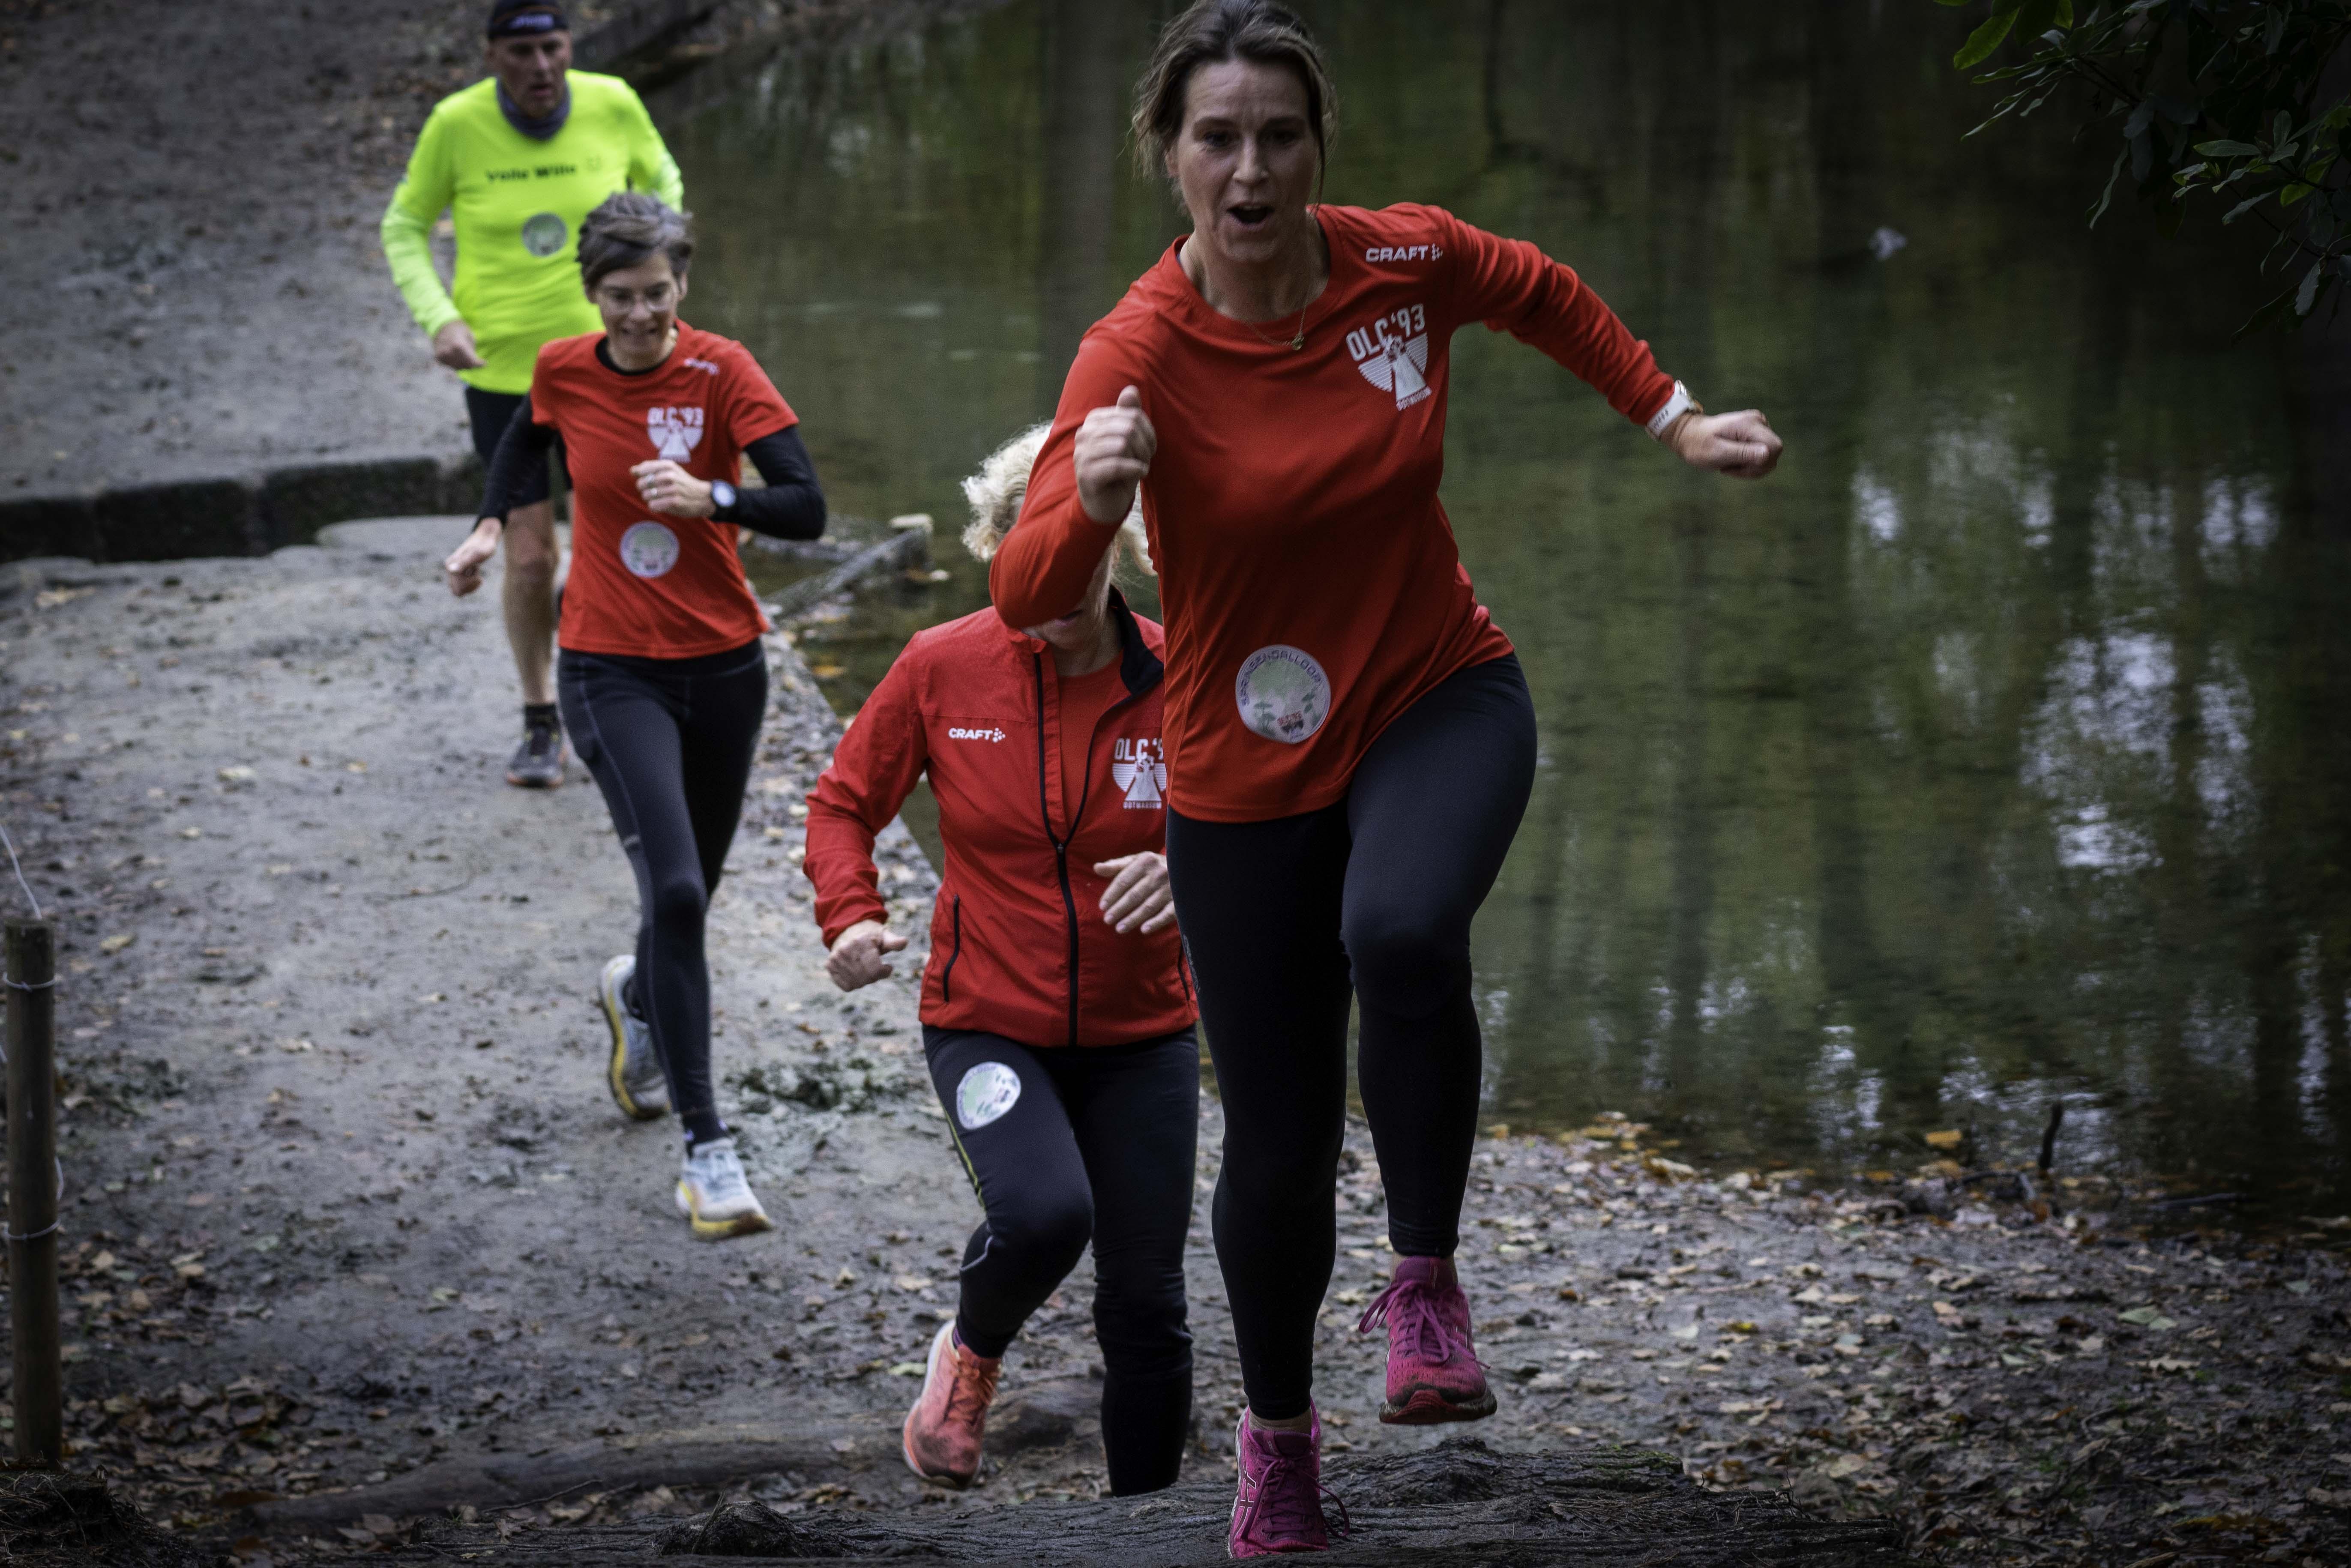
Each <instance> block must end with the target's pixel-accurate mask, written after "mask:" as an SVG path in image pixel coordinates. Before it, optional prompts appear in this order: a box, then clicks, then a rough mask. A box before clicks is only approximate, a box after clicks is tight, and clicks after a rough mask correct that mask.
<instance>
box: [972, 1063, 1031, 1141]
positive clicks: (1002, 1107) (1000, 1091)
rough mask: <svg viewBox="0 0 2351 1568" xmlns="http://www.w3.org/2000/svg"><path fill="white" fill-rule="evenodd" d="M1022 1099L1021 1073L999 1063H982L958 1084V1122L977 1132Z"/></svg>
mask: <svg viewBox="0 0 2351 1568" xmlns="http://www.w3.org/2000/svg"><path fill="white" fill-rule="evenodd" d="M1019 1098H1020V1074H1019V1073H1018V1072H1015V1071H1012V1069H1010V1068H1009V1067H1007V1066H1005V1065H1004V1063H1002V1062H1000V1061H983V1062H981V1063H980V1064H979V1065H978V1066H977V1067H975V1068H973V1069H972V1070H971V1071H969V1072H967V1073H965V1074H964V1075H963V1082H960V1083H958V1084H956V1121H958V1122H960V1123H962V1124H963V1130H964V1131H965V1132H967V1133H976V1132H977V1131H979V1129H981V1128H982V1127H985V1126H987V1124H989V1123H990V1122H993V1121H995V1120H996V1119H997V1118H998V1117H999V1116H1001V1115H1003V1114H1004V1113H1006V1112H1007V1111H1009V1110H1011V1109H1012V1107H1013V1105H1014V1103H1016V1102H1018V1101H1019Z"/></svg>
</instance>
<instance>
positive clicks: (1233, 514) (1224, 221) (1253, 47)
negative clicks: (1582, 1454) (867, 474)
mask: <svg viewBox="0 0 2351 1568" xmlns="http://www.w3.org/2000/svg"><path fill="white" fill-rule="evenodd" d="M1136 101H1137V106H1138V107H1137V109H1136V111H1135V117H1134V129H1135V132H1136V135H1137V139H1138V141H1139V142H1140V143H1141V146H1142V148H1143V151H1144V155H1145V159H1146V162H1152V163H1156V164H1158V165H1159V166H1161V167H1163V168H1164V170H1165V172H1166V173H1167V174H1168V176H1169V177H1170V178H1171V179H1172V180H1173V181H1174V182H1175V185H1176V187H1177V189H1178V190H1179V192H1180V193H1181V196H1182V200H1183V202H1184V204H1185V207H1186V210H1187V211H1188V213H1189V214H1190V217H1191V222H1192V230H1191V232H1190V233H1189V234H1188V235H1186V236H1185V237H1184V238H1182V239H1180V240H1178V241H1177V242H1176V243H1175V245H1174V246H1171V247H1170V248H1169V249H1168V251H1167V253H1166V255H1165V256H1164V257H1163V258H1162V259H1161V261H1160V262H1159V264H1158V265H1157V266H1156V267H1153V268H1152V269H1151V271H1150V272H1148V273H1146V274H1144V277H1142V278H1140V279H1139V280H1137V281H1136V283H1135V284H1134V287H1132V288H1131V289H1130V290H1129V291H1128V293H1127V296H1126V298H1125V299H1124V300H1123V302H1122V303H1121V304H1120V305H1119V306H1118V308H1116V309H1114V310H1113V311H1112V312H1111V314H1110V315H1109V316H1107V317H1105V318H1103V319H1102V321H1100V322H1099V323H1097V324H1096V325H1095V326H1094V328H1093V329H1092V331H1090V332H1089V333H1088V334H1087V336H1086V339H1085V340H1084V342H1083V344H1082V345H1081V347H1080V349H1079V350H1078V355H1077V359H1076V361H1075V363H1074V364H1073V365H1072V366H1071V371H1070V375H1069V379H1068V382H1067V383H1066V385H1065V387H1064V389H1063V392H1062V394H1061V407H1060V410H1059V412H1058V413H1056V415H1055V417H1054V421H1053V432H1052V435H1051V437H1050V440H1049V441H1048V442H1047V444H1046V445H1045V448H1044V450H1043V452H1042V453H1041V454H1040V456H1039V458H1038V461H1037V467H1036V471H1035V474H1034V475H1033V476H1032V477H1031V479H1030V482H1029V485H1030V487H1029V502H1028V507H1027V510H1026V512H1025V513H1024V514H1023V517H1022V519H1021V524H1020V527H1019V528H1018V529H1016V530H1015V531H1014V532H1013V533H1012V535H1011V536H1010V538H1008V540H1007V542H1006V544H1005V548H1004V549H1003V550H1002V551H1001V553H999V554H998V557H997V559H996V562H995V565H994V568H993V570H992V573H991V576H990V586H991V589H992V591H993V595H994V598H995V601H996V604H997V608H998V611H999V612H1001V613H1002V614H1003V616H1004V618H1005V620H1006V621H1008V622H1011V623H1013V624H1016V625H1019V624H1023V623H1034V622H1038V621H1040V620H1042V619H1044V618H1045V617H1047V616H1050V615H1052V614H1054V613H1056V612H1060V611H1061V610H1062V609H1065V608H1066V607H1067V606H1068V605H1070V604H1071V603H1073V602H1075V601H1077V598H1078V596H1079V593H1080V591H1081V587H1082V585H1083V583H1084V581H1085V580H1086V574H1087V572H1088V571H1090V570H1092V565H1093V562H1094V561H1095V560H1096V559H1098V558H1099V557H1100V555H1101V552H1102V531H1103V529H1104V528H1106V527H1109V526H1113V525H1115V524H1116V523H1117V522H1118V520H1119V519H1120V518H1121V517H1123V516H1124V515H1125V513H1126V510H1127V507H1128V506H1129V504H1130V502H1131V501H1132V499H1133V498H1134V496H1135V494H1136V491H1137V487H1138V486H1140V489H1141V494H1142V501H1143V508H1144V517H1145V519H1146V521H1147V522H1148V524H1149V527H1150V535H1151V550H1152V555H1153V557H1154V559H1155V561H1156V562H1157V564H1158V568H1159V577H1160V598H1161V602H1162V603H1163V604H1164V605H1165V609H1166V616H1167V644H1168V649H1169V654H1168V660H1167V687H1168V691H1167V737H1166V738H1167V767H1168V775H1169V781H1168V808H1169V809H1168V823H1167V853H1168V862H1169V870H1170V873H1171V875H1172V877H1173V880H1174V884H1175V904H1176V908H1177V910H1178V912H1179V913H1180V915H1181V916H1182V919H1183V925H1184V931H1185V936H1186V941H1187V943H1188V945H1189V947H1190V951H1191V954H1192V958H1193V962H1194V964H1195V965H1196V968H1197V973H1198V976H1199V979H1200V987H1201V1013H1202V1019H1203V1021H1204V1023H1205V1025H1206V1027H1207V1036H1208V1046H1209V1049H1210V1051H1213V1052H1214V1053H1215V1059H1216V1068H1217V1086H1218V1092H1219V1095H1220V1097H1221V1099H1222V1102H1223V1105H1224V1111H1225V1129H1226V1130H1225V1151H1224V1166H1223V1171H1222V1175H1221V1176H1220V1178H1219V1181H1218V1184H1217V1197H1216V1206H1215V1217H1216V1237H1217V1257H1218V1259H1219V1260H1220V1262H1221V1263H1222V1265H1223V1268H1224V1275H1225V1285H1226V1290H1227V1292H1228V1295H1229V1297H1230V1299H1231V1301H1232V1309H1233V1323H1234V1332H1235V1337H1236V1339H1237V1341H1238V1346H1239V1351H1240V1359H1241V1376H1242V1381H1243V1384H1244V1385H1245V1387H1246V1390H1247V1393H1248V1396H1249V1406H1248V1409H1247V1411H1246V1412H1245V1414H1244V1416H1243V1419H1242V1421H1241V1424H1240V1429H1239V1432H1238V1435H1237V1447H1238V1449H1239V1458H1240V1494H1239V1499H1238V1501H1237V1503H1236V1505H1235V1508H1234V1513H1233V1519H1232V1524H1231V1532H1230V1537H1229V1545H1230V1549H1231V1551H1232V1552H1233V1553H1234V1554H1235V1555H1236V1556H1256V1555H1259V1554H1260V1553H1263V1552H1275V1551H1306V1550H1314V1549H1317V1548H1320V1547H1322V1546H1323V1545H1324V1544H1325V1543H1326V1539H1327V1538H1326V1533H1325V1526H1324V1522H1323V1519H1322V1511H1321V1506H1320V1504H1319V1502H1318V1500H1317V1498H1318V1490H1317V1481H1316V1477H1317V1474H1318V1473H1319V1460H1318V1458H1317V1452H1318V1438H1317V1437H1316V1426H1315V1421H1314V1416H1313V1406H1312V1400H1311V1387H1312V1375H1313V1340H1314V1324H1315V1318H1316V1315H1317V1313H1318V1312H1319V1311H1320V1309H1321V1305H1322V1296H1323V1292H1324V1291H1325V1290H1326V1289H1327V1288H1328V1286H1329V1283H1330V1276H1331V1266H1332V1253H1333V1245H1334V1235H1333V1229H1334V1228H1333V1225H1332V1199H1333V1185H1334V1176H1335V1166H1336V1160H1337V1156H1338V1153H1339V1148H1340V1140H1341V1134H1342V1131H1343V1110H1344V1104H1345V1093H1346V1085H1347V1062H1346V1043H1347V1014H1348V1002H1349V999H1350V991H1351V989H1352V992H1353V1000H1354V1002H1355V1003H1356V1005H1357V1008H1358V1009H1359V1012H1360V1019H1361V1028H1360V1051H1359V1076H1360V1082H1361V1086H1362V1092H1363V1098H1364V1110H1365V1112H1366V1113H1367V1114H1368V1116H1369V1118H1370V1121H1371V1126H1372V1135H1373V1142H1374V1145H1375V1147H1376V1150H1377V1153H1378V1155H1379V1161H1380V1169H1381V1174H1382V1177H1383V1180H1384V1186H1385V1188H1386V1194H1387V1201H1388V1234H1389V1241H1390V1244H1391V1245H1392V1246H1393V1247H1394V1248H1395V1251H1396V1253H1397V1254H1398V1257H1397V1261H1396V1264H1395V1270H1394V1274H1393V1278H1392V1282H1391V1284H1390V1286H1389V1287H1388V1289H1387V1290H1386V1291H1384V1292H1382V1294H1381V1296H1380V1298H1379V1299H1378V1300H1377V1301H1374V1303H1373V1304H1372V1307H1371V1310H1370V1311H1368V1312H1365V1314H1364V1327H1366V1328H1369V1327H1371V1326H1373V1325H1374V1324H1376V1323H1377V1322H1380V1321H1381V1320H1382V1319H1383V1317H1384V1320H1385V1322H1386V1323H1387V1327H1388V1331H1389V1346H1388V1380H1387V1406H1386V1408H1385V1409H1384V1410H1383V1412H1382V1419H1384V1420H1387V1421H1393V1422H1404V1423H1421V1422H1432V1421H1449V1420H1468V1419H1475V1418H1477V1417H1479V1416H1484V1415H1487V1414H1489V1413H1490V1412H1491V1411H1492V1410H1493V1408H1494V1399H1493V1395H1492V1393H1491V1391H1490V1390H1489V1387H1488V1386H1487V1383H1486V1379H1485V1376H1484V1375H1483V1373H1482V1371H1481V1370H1480V1369H1479V1363H1478V1360H1477V1357H1476V1355H1475V1354H1474V1351H1473V1349H1472V1347H1471V1342H1470V1333H1469V1311H1468V1301H1467V1300H1466V1298H1465V1297H1464V1296H1463V1294H1462V1291H1461V1288H1460V1285H1459V1282H1458V1280H1457V1279H1456V1277H1455V1274H1454V1270H1453V1265H1452V1261H1451V1257H1452V1254H1453V1252H1454V1250H1455V1248H1456V1246H1457V1244H1458V1224H1459V1219H1460V1209H1461V1197H1462V1193H1463V1190H1464V1187H1465V1186H1466V1185H1467V1181H1468V1164H1469V1154H1470V1147H1471V1144H1472V1141H1473V1139H1474V1137H1475V1134H1476V1121H1477V1112H1478V1101H1479V1066H1480V1064H1479V1051H1480V1042H1479V1028H1478V1017H1477V1011H1476V1009H1475V1007H1474V1006H1473V1004H1472V998H1471V995H1470V968H1469V922H1470V917H1471V915H1473V914H1475V913H1476V911H1477V908H1478V905H1479V903H1480V902H1482V901H1483V899H1484V898H1485V896H1486V894H1487V892H1488V891H1489V889H1490V888H1491V886H1492V885H1493V881H1494V878H1495V876H1496V874H1497V873H1498V872H1499V869H1500V867H1501V863H1502V858H1503V855H1504V853H1505V852H1506V851H1507V850H1508V849H1509V847H1510V838H1511V836H1512V834H1513V833H1515V832H1516V831H1517V828H1518V822H1519V819H1520V815H1521V813H1522V812H1523V811H1524V810H1525V807H1526V801H1527V796H1528V792H1529V790H1530V789H1531V783H1532V779H1533V771H1534V756H1535V733H1534V711H1533V706H1532V704H1531V701H1530V700H1529V698H1528V695H1527V689H1526V682H1525V678H1524V676H1523V675H1522V674H1521V673H1520V668H1519V664H1518V661H1517V659H1516V658H1515V657H1514V656H1513V655H1512V653H1511V651H1510V642H1509V640H1508V639H1507V638H1505V637H1504V636H1503V635H1502V633H1501V632H1499V630H1498V629H1496V627H1495V626H1494V624H1493V623H1492V622H1491V621H1490V620H1489V618H1488V616H1487V613H1486V611H1485V609H1484V608H1483V607H1482V606H1481V605H1479V602H1478V601H1477V597H1476V595H1475V593H1474V592H1473V591H1471V588H1470V585H1469V579H1468V574H1467V573H1466V572H1464V571H1463V570H1462V569H1461V564H1460V559H1459V556H1458V551H1457V550H1456V548H1455V544H1454V539H1453V534H1452V529H1451V528H1450V526H1449V525H1448V523H1447V520H1446V517H1445V511H1444V508H1443V507H1442V506H1440V505H1439V504H1438V501H1437V482H1438V479H1439V477H1440V476H1441V475H1442V473H1443V470H1444V459H1445V448H1444V434H1445V406H1446V396H1447V369H1448V358H1449V356H1448V353H1447V346H1448V344H1449V341H1450V340H1451V338H1452V335H1453V333H1454V331H1455V329H1457V328H1459V327H1462V326H1465V325H1467V324H1468V323H1469V322H1472V321H1483V322H1485V323H1486V324H1487V325H1488V326H1489V327H1492V328H1494V329H1499V330H1508V331H1510V333H1512V334H1513V335H1514V336H1516V337H1518V338H1520V340H1524V341H1527V342H1530V343H1532V344H1533V345H1535V346H1536V347H1537V348H1539V349H1541V350H1543V351H1544V352H1545V353H1547V354H1549V355H1550V356H1551V357H1552V358H1553V359H1554V360H1556V361H1559V362H1560V363H1561V364H1562V365H1564V366H1566V367H1567V368H1568V369H1569V370H1571V371H1574V372H1575V373H1576V374H1577V375H1579V376H1581V377H1582V378H1583V380H1585V381H1586V382H1590V383H1591V384H1592V385H1593V387H1594V388H1595V389H1596V390H1598V391H1599V392H1601V393H1602V394H1603V395H1604V396H1605V397H1606V398H1607V399H1608V401H1609V402H1610V403H1611V404H1612V405H1613V406H1614V408H1615V409H1616V410H1617V412H1618V413H1622V414H1623V415H1625V417H1626V418H1627V419H1629V420H1631V421H1632V422H1633V423H1635V424H1639V425H1643V426H1645V427H1646V429H1647V430H1648V433H1649V434H1651V435H1652V436H1653V437H1655V438H1656V440H1658V441H1659V442H1661V443H1663V444H1666V445H1667V446H1669V447H1670V448H1671V449H1672V450H1673V451H1674V452H1675V453H1676V454H1677V455H1679V456H1680V457H1681V458H1682V459H1683V460H1684V461H1686V462H1688V463H1690V464H1693V465H1697V466H1699V467H1704V468H1710V469H1714V470H1718V471H1719V472H1722V473H1726V474H1731V475H1736V476H1742V477H1761V476H1763V475H1765V474H1768V473H1769V472H1770V471H1771V467H1772V465H1773V464H1774V463H1775V462H1776V461H1777V459H1778V455H1779V450H1780V443H1779V440H1778V438H1777V437H1776V436H1774V435H1773V434H1772V433H1771V428H1770V426H1769V424H1768V423H1766V422H1765V421H1764V419H1763V416H1762V415H1761V414H1760V413H1754V412H1752V411H1749V412H1744V413H1732V414H1727V415H1722V416H1719V417H1711V418H1710V417H1708V416H1707V415H1706V414H1705V413H1703V412H1702V411H1700V410H1699V409H1698V405H1697V404H1696V403H1694V402H1692V401H1691V400H1690V398H1689V395H1688V393H1687V392H1685V391H1683V389H1682V388H1681V386H1680V385H1679V383H1677V382H1675V381H1674V380H1673V379H1672V378H1670V377H1668V376H1667V375H1665V374H1664V373H1663V372H1661V371H1659V370H1658V369H1657V366H1656V361H1654V360H1653V359H1652V358H1651V357H1650V354H1649V350H1648V347H1647V345H1646V344H1644V343H1641V342H1638V341H1636V340H1635V339H1634V338H1633V336H1632V334H1631V333H1629V332H1627V331H1626V330H1625V326H1624V324H1623V323H1622V322H1621V321H1619V320H1618V319H1616V317H1615V316H1614V314H1613V313H1612V312H1611V311H1610V310H1609V309H1608V308H1607V307H1606V306H1605V305H1604V304H1603V303H1601V301H1600V300H1599V299H1598V298H1596V297H1595V296H1594V295H1593V293H1592V291H1591V290H1590V289H1589V288H1587V287H1584V286H1583V283H1582V281H1581V280H1580V279H1578V278H1577V277H1576V276H1575V274H1574V273H1573V272H1571V271H1570V270H1569V269H1568V268H1566V267H1562V266H1561V265H1559V264H1558V263H1557V262H1554V261H1552V260H1550V259H1549V258H1547V257H1546V256H1543V255H1542V254H1541V252H1540V251H1538V250H1536V249H1535V247H1534V246H1531V245H1526V244H1523V243H1520V242H1517V241H1511V240H1506V239H1501V238H1498V237H1497V236H1495V235H1489V234H1486V233H1484V232H1482V231H1480V230H1478V229H1475V228H1472V227H1471V226H1470V225H1468V224H1465V223H1462V222H1461V221H1460V220H1459V219H1458V218H1455V217H1454V216H1452V215H1451V214H1448V213H1445V212H1443V211H1440V210H1438V209H1437V208H1434V207H1425V206H1397V207H1390V208H1387V209H1385V210H1384V211H1376V212H1374V211H1367V210H1364V209H1361V208H1349V207H1332V206H1322V205H1317V204H1314V202H1313V196H1314V193H1315V190H1316V187H1317V183H1318V182H1319V180H1320V178H1321V175H1322V162H1323V147H1324V142H1325V141H1326V139H1327V136H1328V133H1329V130H1330V117H1329V107H1328V106H1329V104H1330V102H1331V91H1330V84H1329V79H1328V77H1327V75H1326V74H1325V71H1324V68H1323V66H1322V59H1321V57H1320V56H1319V54H1318V52H1317V50H1316V48H1315V46H1314V44H1313V42H1312V40H1311V38H1310V37H1308V36H1307V34H1306V32H1305V30H1304V28H1303V27H1302V26H1301V25H1300V23H1299V22H1298V20H1297V19H1296V18H1295V17H1294V16H1290V14H1289V13H1288V12H1286V11H1284V10H1282V9H1281V8H1280V7H1279V6H1276V5H1268V4H1265V3H1264V0H1203V3H1202V4H1198V5H1194V6H1193V7H1192V8H1191V9H1190V10H1188V11H1186V13H1185V14H1184V15H1182V16H1179V17H1177V18H1176V19H1175V21H1174V22H1172V23H1171V24H1169V26H1168V27H1167V29H1166V31H1165V34H1163V36H1162V37H1161V40H1160V45H1159V48H1158V51H1157V53H1156V55H1155V57H1154V59H1153V61H1152V64H1151V67H1150V68H1149V69H1148V71H1147V72H1146V73H1145V76H1144V82H1143V84H1142V88H1141V89H1140V91H1139V92H1138V95H1137V99H1136Z"/></svg>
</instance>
